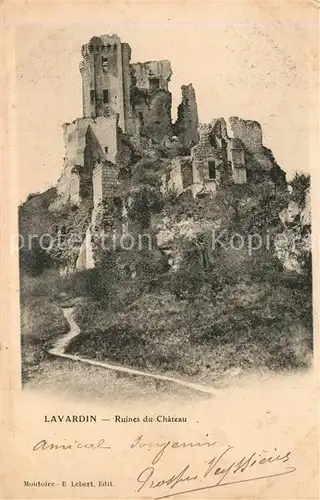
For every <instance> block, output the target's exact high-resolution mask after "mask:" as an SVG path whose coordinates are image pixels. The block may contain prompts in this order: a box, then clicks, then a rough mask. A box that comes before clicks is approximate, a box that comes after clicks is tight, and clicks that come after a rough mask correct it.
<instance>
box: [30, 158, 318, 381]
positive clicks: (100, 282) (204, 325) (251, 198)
mask: <svg viewBox="0 0 320 500" xmlns="http://www.w3.org/2000/svg"><path fill="white" fill-rule="evenodd" d="M167 164H168V161H167V159H166V158H165V157H162V158H153V159H150V158H144V159H140V160H138V161H137V162H136V163H135V164H134V165H133V168H132V169H131V171H130V172H128V171H127V172H123V174H122V180H121V183H120V184H119V189H118V192H117V193H116V196H115V197H114V199H113V200H112V202H110V203H109V204H107V205H104V206H101V209H100V214H98V215H97V219H96V225H97V227H98V228H99V230H100V231H99V232H97V233H94V232H93V229H94V228H92V234H91V236H90V239H91V243H92V245H93V246H94V248H95V256H96V257H95V259H96V267H95V268H93V269H88V270H86V271H82V272H73V273H71V274H70V275H69V276H68V275H67V276H65V277H63V276H59V269H60V271H61V269H65V268H66V266H69V268H70V269H72V266H73V265H74V262H75V260H76V258H77V255H78V252H79V247H80V245H81V240H82V239H83V237H84V235H85V232H86V228H87V224H88V221H89V220H90V216H91V211H92V207H90V205H88V206H82V207H70V208H69V209H68V207H64V209H63V211H62V210H61V211H60V212H55V213H54V215H53V214H52V211H50V203H48V200H47V197H48V196H49V195H48V194H47V195H46V196H44V195H40V196H39V197H33V198H31V199H30V200H28V201H27V202H26V203H25V204H24V205H23V206H22V207H21V208H20V228H21V232H23V233H26V232H27V231H29V230H30V227H31V228H32V230H34V229H36V228H37V227H39V228H40V227H41V229H42V230H43V231H44V230H45V231H46V232H49V233H50V234H51V233H52V234H53V235H54V238H53V244H52V246H51V247H50V248H49V249H48V250H47V251H43V250H41V255H40V254H39V249H37V250H35V251H31V253H30V252H29V251H28V252H29V253H28V252H27V256H28V257H27V258H26V252H25V251H21V262H22V267H21V269H22V271H23V287H22V295H23V304H26V305H28V304H29V301H30V300H31V299H34V297H35V296H36V297H37V300H39V295H41V300H42V301H44V302H49V303H52V302H54V303H59V301H61V297H62V298H63V300H66V298H70V297H72V296H73V297H78V298H79V297H80V304H79V305H78V306H77V308H78V312H77V321H78V322H79V324H80V326H81V328H82V330H83V333H82V334H81V335H80V336H79V337H78V338H77V339H75V340H74V341H73V344H72V345H71V346H70V348H69V350H70V352H73V353H79V354H81V355H83V356H88V357H90V358H98V359H109V360H113V361H117V362H121V363H123V364H126V365H129V366H135V367H140V368H144V369H148V370H151V371H152V370H156V371H163V372H166V373H168V372H170V373H174V374H179V375H181V374H182V375H183V376H185V377H190V378H197V379H199V380H210V381H213V380H216V379H217V377H218V376H219V375H221V374H222V373H224V372H225V370H228V369H235V368H236V369H237V370H238V369H241V370H257V369H260V370H266V369H269V370H270V369H271V370H288V369H304V368H306V367H308V366H309V365H310V362H311V358H312V295H311V248H310V232H311V223H310V195H309V180H308V177H307V176H304V175H303V174H297V175H296V176H295V178H294V180H293V181H292V182H291V185H290V186H289V188H287V187H286V186H283V185H282V187H281V188H279V186H278V184H277V182H276V181H275V180H274V178H273V177H272V173H271V174H270V172H267V171H263V172H262V173H260V175H258V174H259V172H257V175H255V176H254V175H253V176H252V178H253V179H254V180H253V182H251V183H250V184H245V185H240V186H239V185H238V186H237V185H234V184H232V183H225V184H224V185H223V186H221V187H220V188H219V189H218V190H217V192H216V194H215V195H214V196H204V197H196V198H193V197H192V196H190V194H188V193H182V194H181V195H180V196H176V195H175V194H172V193H162V194H161V190H160V184H161V176H162V174H163V172H164V171H165V169H166V167H167ZM251 166H252V171H253V172H254V171H255V168H256V163H255V160H253V162H252V164H251ZM249 168H250V166H249ZM49 197H50V200H51V202H52V197H53V198H54V192H52V193H50V196H49ZM44 199H45V200H46V201H43V200H44ZM47 227H49V230H48V229H47ZM61 227H63V231H64V232H63V234H64V237H65V238H66V237H67V236H68V235H69V234H71V233H74V232H76V233H78V234H80V235H81V237H80V239H79V244H78V245H76V246H75V247H73V248H72V249H70V248H68V247H67V248H65V249H63V248H62V249H61V248H58V246H57V244H56V243H57V228H60V229H61ZM102 229H104V231H105V232H106V233H105V234H108V235H110V234H112V235H113V238H114V239H113V240H112V241H113V245H111V246H110V245H109V246H108V248H103V246H102V245H101V230H102ZM38 233H39V231H38ZM126 234H130V235H131V238H133V240H134V244H133V246H132V248H130V249H128V248H124V247H127V246H130V245H131V243H130V242H129V240H128V242H127V243H126V244H125V245H121V241H122V242H124V241H125V240H124V239H123V240H121V237H122V238H123V237H124V235H126ZM141 235H147V236H148V237H145V239H144V240H143V239H142V240H140V239H139V237H140V236H141ZM110 241H111V240H110ZM130 241H131V240H130ZM114 242H115V243H114ZM143 242H145V245H143ZM146 242H147V243H146ZM150 242H151V243H150ZM129 243H130V245H129ZM30 255H32V258H30ZM44 255H45V256H46V257H47V260H46V259H44ZM38 259H40V260H38ZM30 263H31V264H30ZM60 274H61V273H60ZM35 275H37V276H35ZM42 282H45V283H46V286H41V283H42ZM39 289H40V290H41V291H40V292H39ZM29 329H30V327H29Z"/></svg>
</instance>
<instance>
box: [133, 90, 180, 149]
mask: <svg viewBox="0 0 320 500" xmlns="http://www.w3.org/2000/svg"><path fill="white" fill-rule="evenodd" d="M171 105H172V97H171V94H170V92H167V91H165V90H155V91H153V92H146V91H144V92H143V91H141V90H139V89H138V90H136V91H135V92H134V95H133V107H134V113H135V115H136V116H137V117H138V120H139V134H140V135H141V136H144V137H149V138H150V139H153V140H154V141H155V142H158V143H162V142H163V141H164V140H165V139H166V138H168V137H171V136H172V135H173V131H172V121H171Z"/></svg>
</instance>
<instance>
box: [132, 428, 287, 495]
mask: <svg viewBox="0 0 320 500" xmlns="http://www.w3.org/2000/svg"><path fill="white" fill-rule="evenodd" d="M130 449H131V450H141V449H145V450H147V451H154V453H152V459H151V462H149V464H148V466H147V467H145V468H144V469H143V470H141V472H139V474H138V476H137V478H136V481H137V483H138V486H137V490H136V491H137V492H140V491H143V492H144V493H146V492H147V491H148V490H149V492H150V490H154V493H155V494H156V495H158V496H157V497H156V500H160V499H163V498H169V497H172V496H178V495H182V494H183V493H192V492H196V491H201V490H208V489H212V488H217V487H222V486H228V485H231V484H239V483H247V482H253V481H258V480H262V479H268V478H274V477H277V476H284V475H287V474H291V473H293V472H294V471H295V470H296V468H295V467H294V466H291V465H285V464H288V462H289V461H290V458H291V452H290V451H287V452H285V453H279V452H278V451H277V449H274V451H273V452H268V451H267V450H259V451H253V452H252V453H251V454H248V455H242V453H240V454H238V453H237V452H236V450H235V448H234V447H233V446H231V445H228V446H226V447H221V446H219V444H218V442H217V441H211V442H210V441H207V440H204V441H198V442H191V441H190V442H181V441H165V442H163V443H153V442H151V443H150V442H149V443H148V442H146V441H145V440H144V438H143V435H140V436H139V437H138V438H137V439H135V441H134V442H133V443H132V444H131V445H130ZM201 449H202V451H201V457H199V450H201ZM171 450H175V453H177V452H178V456H175V460H172V454H171V453H170V452H171ZM188 450H193V453H190V452H189V453H188V455H187V457H186V458H187V460H186V462H185V463H184V456H185V455H186V451H188ZM203 450H205V453H203ZM193 455H194V459H195V460H194V461H195V463H194V464H192V463H190V462H191V460H190V457H191V458H192V456H193ZM179 458H181V459H182V465H179V466H176V467H175V468H174V470H172V469H170V464H172V463H177V462H178V461H179ZM160 462H161V463H160ZM166 464H167V465H168V467H164V465H166ZM164 468H165V470H166V472H165V473H164V472H163V470H164ZM168 469H169V471H170V472H169V473H168V472H167V471H168ZM161 471H162V472H161ZM173 490H174V491H173Z"/></svg>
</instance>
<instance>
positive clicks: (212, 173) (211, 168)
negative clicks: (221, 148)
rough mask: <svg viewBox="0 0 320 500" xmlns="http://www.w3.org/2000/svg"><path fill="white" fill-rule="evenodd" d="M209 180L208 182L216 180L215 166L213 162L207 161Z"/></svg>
mask: <svg viewBox="0 0 320 500" xmlns="http://www.w3.org/2000/svg"><path fill="white" fill-rule="evenodd" d="M208 165H209V179H210V180H215V178H216V164H215V162H214V161H209V162H208Z"/></svg>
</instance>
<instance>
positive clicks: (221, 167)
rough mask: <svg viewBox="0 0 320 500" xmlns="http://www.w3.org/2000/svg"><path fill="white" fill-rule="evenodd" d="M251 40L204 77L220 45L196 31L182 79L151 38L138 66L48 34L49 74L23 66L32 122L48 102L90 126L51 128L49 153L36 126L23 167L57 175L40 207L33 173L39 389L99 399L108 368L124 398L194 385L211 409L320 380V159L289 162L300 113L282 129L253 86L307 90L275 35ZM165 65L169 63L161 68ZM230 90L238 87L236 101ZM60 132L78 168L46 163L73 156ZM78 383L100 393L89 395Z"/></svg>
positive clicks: (32, 332)
mask: <svg viewBox="0 0 320 500" xmlns="http://www.w3.org/2000/svg"><path fill="white" fill-rule="evenodd" d="M29 29H30V28H28V27H26V28H25V36H27V35H28V32H29ZM100 30H101V28H100ZM168 30H169V28H168ZM243 30H244V33H245V35H244V40H242V39H241V44H240V45H239V34H238V33H236V34H230V32H229V30H226V29H223V30H222V29H221V28H218V29H217V31H218V33H216V34H214V36H213V39H212V41H211V42H210V44H211V47H209V48H210V49H212V51H211V50H208V48H207V49H206V52H205V54H204V55H203V58H204V59H203V60H202V61H201V67H199V66H200V65H199V64H197V63H196V62H195V61H194V58H195V57H196V53H197V52H198V51H200V50H201V47H202V43H203V42H204V37H205V36H206V32H205V31H204V32H203V33H199V39H198V40H197V39H195V40H194V39H192V41H191V42H189V41H185V40H184V39H183V33H181V41H183V42H184V43H186V45H187V46H186V56H185V60H184V61H183V63H184V64H187V63H188V62H189V61H190V67H187V68H183V71H182V75H180V74H179V67H178V69H176V68H175V67H174V64H173V63H172V61H171V60H170V52H173V54H174V57H176V56H175V51H174V48H173V49H170V47H169V46H168V45H169V44H168V41H167V42H166V43H165V47H166V48H165V49H162V50H161V43H159V45H160V48H159V45H158V43H156V44H157V50H156V54H153V50H152V47H153V45H154V41H152V34H151V33H149V34H148V39H147V38H146V39H145V42H147V40H148V43H143V45H145V47H144V49H143V50H142V48H141V47H139V45H140V44H137V45H138V47H137V48H138V50H137V51H135V50H134V48H135V47H134V44H132V45H133V46H131V45H130V34H128V36H126V37H125V38H124V39H121V38H120V36H119V35H118V34H107V33H104V34H100V32H97V33H95V32H92V33H91V35H90V37H89V38H88V39H87V40H85V37H84V36H83V41H84V43H83V44H82V45H80V46H79V44H78V43H77V41H76V40H75V42H73V38H74V36H73V35H74V31H73V30H71V29H70V30H69V29H68V30H67V29H66V30H63V29H62V30H60V31H59V30H49V31H48V32H47V37H46V38H44V40H43V42H42V43H41V45H39V46H36V47H35V48H34V57H35V60H34V62H33V61H31V62H30V61H29V60H28V62H26V60H25V59H23V60H22V61H21V62H20V60H19V61H18V75H17V76H18V80H19V79H21V94H20V99H21V100H24V101H28V102H29V103H28V104H27V106H26V109H24V110H23V111H21V120H26V118H25V114H26V112H27V111H28V112H30V108H31V106H32V101H31V100H30V101H29V99H30V96H31V95H32V96H33V98H34V99H45V100H50V101H51V103H50V104H49V105H48V109H47V111H46V113H49V112H50V110H51V109H53V110H54V113H55V117H59V118H60V117H61V121H62V119H63V118H65V119H66V118H69V116H70V115H71V113H70V109H73V108H72V106H71V105H68V103H67V102H65V101H66V100H67V99H68V98H69V96H70V95H71V93H72V92H73V91H74V97H72V104H74V108H75V111H77V112H78V114H76V113H75V115H74V116H72V120H71V119H70V118H69V119H70V121H69V122H66V123H64V124H63V125H62V124H61V125H62V126H61V127H60V128H59V129H57V130H54V131H53V132H54V135H53V136H51V135H50V134H49V127H51V120H50V119H49V118H48V125H47V129H45V130H43V131H42V132H41V136H44V135H45V133H47V134H48V136H47V137H45V138H44V141H45V142H44V143H39V144H37V150H34V147H35V142H34V140H35V137H36V135H37V133H38V131H37V129H36V127H37V125H38V122H37V120H38V117H37V116H36V117H35V120H33V115H32V114H31V115H30V114H28V118H27V119H28V123H30V128H26V129H25V128H23V129H21V140H19V144H21V145H22V144H23V151H21V155H22V156H23V155H24V154H26V153H27V152H28V153H30V154H31V155H32V156H33V158H34V164H33V165H32V168H34V169H35V171H36V174H37V175H38V174H39V179H37V182H35V185H36V187H37V188H38V189H39V188H41V186H42V184H41V183H43V185H45V183H46V182H47V183H48V182H49V177H54V175H56V177H57V180H56V182H55V183H53V184H52V186H50V187H49V188H48V189H42V190H41V189H39V191H36V192H30V193H28V194H27V193H26V188H27V186H28V190H30V191H31V189H32V186H31V184H32V183H31V180H35V179H34V177H35V176H34V175H33V173H30V176H31V179H30V182H27V186H26V185H25V182H24V185H23V186H21V189H23V191H24V195H25V194H27V197H26V199H24V201H23V202H22V203H21V205H20V207H19V251H20V293H21V346H22V380H23V384H24V387H32V388H36V387H39V388H41V387H43V386H44V385H45V386H46V387H49V386H50V390H52V391H55V390H65V382H66V379H68V380H69V381H70V382H69V388H68V390H70V391H75V392H79V391H80V392H81V393H82V394H85V393H88V394H89V395H90V396H93V395H94V394H95V393H96V395H97V396H100V395H101V392H102V391H104V388H103V387H101V382H102V380H103V378H104V377H105V376H107V377H110V373H109V374H105V373H103V369H104V368H105V369H107V370H109V371H112V372H114V374H115V375H119V374H122V375H121V380H122V382H124V381H125V378H126V374H127V376H128V378H129V379H130V380H131V381H132V383H133V384H134V383H135V379H134V377H133V375H135V374H136V375H137V376H138V379H137V384H138V386H139V383H140V382H141V380H140V378H141V377H142V382H143V377H148V378H147V379H146V380H147V381H149V382H150V381H153V382H154V384H153V385H154V391H157V390H161V386H162V385H163V383H165V385H167V384H166V381H167V382H168V381H169V382H172V383H173V384H175V385H176V390H177V391H179V390H180V389H181V386H182V387H183V386H185V387H191V388H192V387H193V384H194V387H195V390H200V391H203V392H208V393H210V391H211V388H215V387H219V386H220V385H221V384H225V383H226V382H228V381H229V380H233V379H234V378H239V377H242V376H244V375H247V374H248V373H252V372H254V373H265V372H274V373H279V372H280V373H281V372H288V371H305V370H308V369H309V368H310V366H311V365H312V344H313V331H312V266H311V202H310V172H309V170H308V150H307V149H306V150H303V151H300V152H299V154H296V151H290V148H292V141H297V140H298V137H299V135H301V136H302V137H301V142H302V144H303V142H304V141H305V143H306V142H307V134H306V132H304V131H303V130H302V131H301V132H300V130H295V129H292V130H290V120H291V119H292V116H291V115H288V116H285V117H282V116H275V109H272V106H274V107H276V106H277V102H272V101H271V102H270V101H269V102H268V105H266V104H265V103H263V102H261V106H260V103H259V102H257V101H256V99H257V98H258V96H257V95H255V102H254V103H251V105H250V107H247V101H248V99H249V98H250V96H248V95H246V94H244V93H245V92H247V91H248V90H247V89H248V81H249V79H250V78H251V80H252V81H251V83H250V85H252V86H257V85H259V86H260V85H261V86H262V90H261V97H262V98H263V96H264V94H265V95H270V96H272V97H273V99H276V98H278V97H279V93H282V92H284V91H286V92H287V93H288V94H289V95H288V97H285V98H290V93H292V92H293V90H294V91H295V92H296V89H297V87H298V86H299V84H300V85H302V84H303V75H302V76H300V75H297V74H296V72H295V68H294V63H293V61H291V60H290V58H289V57H288V56H286V54H279V52H278V51H277V50H276V49H275V47H274V46H273V44H272V43H271V42H270V40H269V39H268V37H267V35H264V34H263V31H261V32H260V33H259V32H257V31H256V28H254V29H252V28H251V27H243ZM22 31H23V29H22ZM86 31H89V30H88V29H87V30H86ZM106 31H108V30H106ZM80 32H81V31H80ZM19 36H20V35H19ZM21 36H22V34H21ZM162 36H163V37H166V36H167V33H166V32H164V33H163V35H162ZM222 36H223V37H224V38H223V39H221V37H222ZM66 37H68V44H67V47H65V49H64V50H62V51H61V52H60V54H59V59H61V63H60V61H59V64H58V65H57V66H55V64H56V59H55V60H54V63H52V67H51V66H50V57H52V54H51V51H52V50H54V48H55V47H56V49H57V50H59V48H60V47H61V45H63V42H64V41H65V39H66ZM79 38H80V34H79V33H77V36H76V39H79ZM81 38H82V37H81ZM132 38H133V41H135V37H134V36H133V37H132ZM253 39H254V40H255V43H259V44H261V47H263V49H264V50H265V51H266V55H268V57H269V59H270V61H269V62H268V65H267V66H265V62H263V71H264V72H263V73H262V68H261V62H260V60H261V59H262V58H261V53H260V52H259V53H257V50H256V45H255V46H254V50H250V49H249V44H250V42H251V41H252V40H253ZM149 40H150V44H149ZM159 41H160V42H161V41H162V39H161V38H160V36H159V37H157V42H159ZM172 44H173V41H172ZM189 44H190V47H189ZM170 45H171V44H170ZM149 46H150V48H149ZM139 49H140V53H139ZM18 52H19V51H18ZM142 53H143V54H146V55H147V57H148V60H147V61H144V60H140V56H141V55H142ZM158 54H161V55H162V56H163V59H155V60H153V57H154V55H156V56H158ZM240 56H242V57H243V59H241V58H240ZM217 57H218V58H219V60H218V62H217ZM225 60H226V71H227V74H228V78H230V82H229V83H228V85H227V86H226V88H224V86H223V83H224V80H225V79H226V75H225V74H224V73H221V74H217V73H216V72H215V71H214V72H213V73H212V74H211V73H210V77H208V76H207V74H208V70H210V67H211V65H212V64H213V65H214V64H215V63H216V64H217V67H218V69H219V70H221V71H222V72H223V71H224V61H225ZM135 61H137V62H135ZM19 63H20V66H19ZM71 63H72V66H71ZM179 66H180V67H181V66H182V63H181V62H180V64H179ZM230 66H231V67H230ZM46 67H48V72H46V71H45V68H46ZM65 68H68V71H67V72H66V73H64V74H62V71H63V69H65ZM244 69H245V70H246V73H245V74H242V71H243V70H244ZM55 72H56V74H55ZM59 72H61V74H60V73H59ZM69 72H70V74H71V75H72V78H71V77H70V80H69ZM46 73H48V74H46ZM76 73H77V76H76ZM177 73H178V74H177ZM194 73H195V74H194ZM175 75H176V76H175ZM183 77H186V78H187V80H186V82H185V83H184V84H182V85H181V89H180V92H179V93H178V92H176V93H175V95H174V97H173V94H172V89H171V79H174V78H175V87H177V86H178V84H179V83H180V81H182V78H183ZM260 78H263V80H260ZM299 79H300V80H301V82H299ZM198 81H200V96H201V98H200V99H199V98H198V97H197V82H198ZM178 82H179V83H178ZM72 85H74V89H72ZM229 85H230V86H237V96H236V97H235V99H234V102H233V101H232V96H233V95H234V92H232V91H231V92H230V91H229ZM239 85H241V90H240V88H239V87H238V86H239ZM38 87H39V91H40V96H39V91H38ZM209 89H210V90H211V89H212V91H211V92H210V91H209ZM175 90H176V89H175ZM240 92H241V95H239V93H240ZM176 94H178V95H176ZM179 94H180V95H179ZM243 94H244V95H243ZM24 96H25V97H26V98H24ZM28 98H29V99H28ZM217 99H219V100H220V99H221V100H222V103H221V102H217ZM238 99H239V100H240V102H238ZM300 100H303V96H302V98H300ZM60 101H62V103H65V106H64V105H62V106H60ZM176 101H178V104H177V106H176V107H175V106H174V105H173V102H176ZM223 102H226V105H225V108H226V109H225V114H222V113H223V111H224V110H223V108H224V106H223ZM297 104H300V102H298V103H297ZM57 107H60V109H59V111H57V110H56V108H57ZM289 109H290V114H292V115H293V116H294V115H295V114H296V115H299V114H300V115H301V116H303V114H304V112H305V111H304V110H299V109H298V111H295V110H293V109H292V108H289ZM289 109H288V111H289ZM230 111H232V112H234V113H235V114H234V115H233V116H228V113H229V112H230ZM38 113H41V115H42V114H43V108H42V106H41V107H40V108H39V110H37V111H36V112H35V114H36V115H37V114H38ZM202 115H205V117H209V119H207V121H203V117H202ZM238 115H239V116H238ZM33 121H35V128H33V127H32V123H33ZM23 123H25V122H23ZM264 124H265V127H264V126H263V125H264ZM281 127H283V130H281ZM273 129H274V130H273ZM59 133H60V134H61V136H63V141H64V152H63V156H62V155H61V158H59V157H58V156H57V155H56V154H52V155H51V154H50V149H49V150H48V149H47V148H48V146H49V147H50V145H51V142H53V141H54V140H55V138H57V140H58V139H59V140H60V141H61V142H62V140H61V139H60V138H59V136H58V134H59ZM303 134H305V136H303ZM291 135H292V138H291V137H290V136H291ZM287 136H289V137H287ZM28 137H29V138H30V141H29V145H26V142H27V140H28ZM32 139H33V141H32ZM53 147H54V144H53ZM31 149H32V150H33V151H30V150H31ZM288 149H289V150H288ZM56 151H57V149H54V152H56ZM41 162H43V163H42V164H41ZM39 170H40V171H41V172H39ZM29 186H30V187H29ZM77 375H78V376H81V377H84V378H85V382H82V384H83V386H81V387H79V381H78V377H77ZM74 379H75V380H74ZM82 384H81V385H82ZM73 385H74V387H72V386H73ZM116 385H117V383H116ZM115 390H117V389H115ZM130 390H131V389H130ZM138 390H139V388H138Z"/></svg>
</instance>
